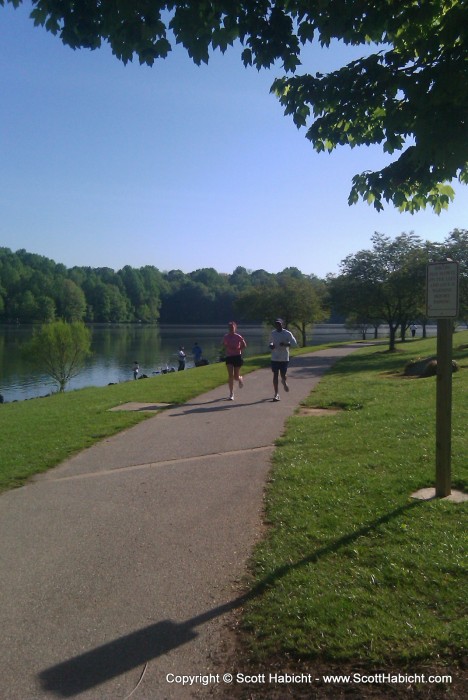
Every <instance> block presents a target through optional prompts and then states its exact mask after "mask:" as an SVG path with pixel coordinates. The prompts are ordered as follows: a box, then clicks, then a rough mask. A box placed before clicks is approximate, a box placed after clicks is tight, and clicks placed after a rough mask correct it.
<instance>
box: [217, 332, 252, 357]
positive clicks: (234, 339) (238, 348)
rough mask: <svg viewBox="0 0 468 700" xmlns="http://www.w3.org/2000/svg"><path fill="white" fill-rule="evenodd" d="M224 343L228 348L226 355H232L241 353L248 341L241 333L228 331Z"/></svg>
mask: <svg viewBox="0 0 468 700" xmlns="http://www.w3.org/2000/svg"><path fill="white" fill-rule="evenodd" d="M223 345H224V347H225V348H226V355H227V356H228V357H232V356H233V355H240V354H241V352H242V350H243V349H244V348H245V347H246V346H247V343H246V342H245V340H244V338H243V337H242V336H241V335H239V333H226V335H225V336H224V338H223Z"/></svg>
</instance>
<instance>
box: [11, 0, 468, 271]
mask: <svg viewBox="0 0 468 700" xmlns="http://www.w3.org/2000/svg"><path fill="white" fill-rule="evenodd" d="M28 12H29V9H28V3H26V4H25V5H24V6H21V7H20V8H19V9H18V10H14V9H13V8H12V7H10V6H7V7H3V8H2V7H0V85H1V102H0V246H4V247H7V248H11V249H12V250H18V249H19V248H25V249H26V250H28V251H29V252H34V253H38V254H40V255H44V256H46V257H49V258H52V259H53V260H55V261H56V262H61V263H63V264H65V265H66V266H67V267H72V266H74V265H89V266H91V267H111V268H114V269H115V270H118V269H120V268H121V267H123V266H124V265H127V264H128V265H132V266H133V267H140V266H143V265H155V266H156V267H158V268H159V269H160V270H172V269H180V270H183V271H184V272H190V271H192V270H196V269H199V268H201V267H214V268H215V269H216V270H218V271H219V272H228V273H229V272H232V270H234V269H235V268H236V267H237V266H238V265H242V266H244V267H246V268H247V269H250V270H256V269H261V268H263V269H265V270H268V271H269V272H278V271H280V270H282V269H284V268H285V267H289V266H294V267H298V268H299V269H300V270H302V272H304V273H306V274H312V273H313V274H316V275H318V276H319V277H324V276H325V275H326V274H327V273H329V272H331V273H336V272H338V270H339V263H340V261H341V260H343V258H344V257H345V256H346V255H348V254H350V253H354V252H356V251H358V250H360V249H362V248H366V247H369V245H370V238H371V236H372V234H373V233H374V231H379V232H380V233H384V234H386V235H389V236H391V237H394V236H396V235H398V234H399V233H402V232H403V231H406V232H409V231H414V232H415V233H416V234H418V235H419V236H421V238H423V239H428V240H431V241H441V240H443V239H444V238H445V237H446V236H447V235H448V233H449V232H450V231H452V230H453V229H454V228H467V226H468V223H467V214H468V188H467V187H466V186H461V185H458V184H455V190H456V193H457V196H456V199H455V201H454V203H453V204H452V205H451V206H450V207H449V210H448V211H447V212H443V213H442V214H441V215H440V216H437V215H435V214H433V213H432V212H431V211H430V210H426V211H424V212H420V213H418V214H416V215H413V216H412V215H410V214H401V213H399V212H398V211H397V210H396V209H394V208H393V207H392V206H391V205H388V206H387V208H386V209H385V210H384V212H381V213H377V212H375V210H374V209H373V208H371V207H369V206H368V205H367V204H364V203H359V204H358V205H355V206H353V207H349V206H348V204H347V198H348V193H349V190H350V187H351V178H352V176H353V175H354V174H356V173H358V172H361V171H363V170H367V169H375V168H380V167H382V166H383V165H384V164H385V163H386V162H388V160H387V158H388V157H387V156H385V155H384V154H382V152H381V149H380V148H378V147H375V148H359V149H354V150H351V149H344V148H343V149H339V150H338V151H335V152H334V153H332V154H317V153H315V152H314V150H313V148H312V146H311V145H310V144H309V142H308V141H307V140H306V139H305V136H304V132H303V131H298V130H297V129H296V127H295V126H294V124H293V122H292V120H291V118H290V117H286V116H284V114H283V109H282V107H281V106H280V104H279V103H278V102H277V100H276V98H275V97H274V96H272V95H270V94H269V88H270V85H271V83H272V81H273V79H274V78H275V77H276V76H277V75H281V70H280V69H278V70H276V69H273V70H270V71H262V72H260V73H258V72H257V71H256V70H255V69H252V68H249V69H246V68H244V67H243V65H242V63H241V61H240V58H239V53H240V52H239V51H238V50H236V49H234V50H232V51H230V52H229V51H228V52H227V53H226V54H225V55H224V56H223V55H221V54H215V55H214V57H213V59H212V61H211V62H210V64H209V65H208V66H202V67H197V66H195V65H194V64H193V63H192V62H191V60H190V59H189V57H188V56H187V54H186V53H185V51H183V50H182V49H179V48H178V49H176V50H175V51H174V52H173V53H172V54H170V55H169V57H168V58H167V59H166V60H165V61H160V62H158V63H157V64H155V65H154V66H153V67H152V68H149V67H146V66H140V65H139V64H138V63H137V62H136V63H132V64H128V65H127V66H124V65H123V64H121V63H120V62H119V61H118V60H117V59H116V58H115V57H113V56H112V54H111V52H110V50H109V49H108V48H107V47H104V48H102V49H101V50H98V51H94V52H90V51H87V50H80V51H73V50H71V49H70V48H68V47H65V46H63V45H62V43H61V42H60V40H59V39H58V38H57V37H54V36H53V35H51V34H49V33H48V32H46V31H45V30H44V29H42V28H35V27H34V26H33V23H32V21H31V20H30V19H29V18H28ZM349 56H352V57H353V58H355V57H357V53H356V50H354V52H353V53H352V54H351V53H350V52H349V50H348V49H346V48H345V47H334V48H333V49H332V50H329V51H327V50H321V49H319V48H316V49H310V50H308V52H307V59H306V60H307V62H305V63H304V71H309V72H315V71H316V70H320V71H322V72H326V71H328V70H332V69H334V68H337V67H339V66H340V65H341V64H342V62H343V61H344V60H345V59H346V60H348V58H347V57H349Z"/></svg>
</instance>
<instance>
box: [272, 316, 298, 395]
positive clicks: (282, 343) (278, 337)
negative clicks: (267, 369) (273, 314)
mask: <svg viewBox="0 0 468 700" xmlns="http://www.w3.org/2000/svg"><path fill="white" fill-rule="evenodd" d="M292 345H294V346H296V345H297V341H296V338H295V337H294V336H293V334H292V333H291V331H288V330H286V328H285V327H284V321H283V319H281V318H277V319H276V321H275V328H274V330H273V331H272V332H271V336H270V350H271V370H272V372H273V390H274V397H273V401H279V400H280V396H279V393H278V383H279V376H280V375H281V383H282V384H283V387H284V390H285V391H289V386H288V382H287V376H286V375H287V371H288V365H289V348H290V347H291V346H292Z"/></svg>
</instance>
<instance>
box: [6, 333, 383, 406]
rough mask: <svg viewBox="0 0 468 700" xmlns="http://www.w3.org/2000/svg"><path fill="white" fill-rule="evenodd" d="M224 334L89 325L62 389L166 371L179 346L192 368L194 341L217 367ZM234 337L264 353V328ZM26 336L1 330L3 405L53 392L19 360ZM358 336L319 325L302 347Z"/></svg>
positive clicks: (250, 350) (249, 351) (48, 381)
mask: <svg viewBox="0 0 468 700" xmlns="http://www.w3.org/2000/svg"><path fill="white" fill-rule="evenodd" d="M225 332H227V328H225V327H224V326H146V325H119V326H93V328H92V350H93V355H92V357H91V358H90V359H89V361H88V363H87V365H86V367H85V369H84V370H83V371H82V372H81V373H80V374H79V376H78V377H75V378H74V379H72V380H71V381H70V382H69V384H68V385H67V390H71V389H79V388H82V387H86V386H106V385H107V384H110V383H115V382H123V381H128V380H131V379H133V374H132V368H133V362H134V361H135V360H137V361H138V362H139V364H140V375H141V374H146V375H148V376H153V375H154V374H155V373H157V372H160V371H162V370H163V369H165V368H166V367H169V368H170V367H175V368H177V352H178V350H179V346H180V345H183V346H184V347H185V352H186V354H187V368H190V367H193V361H192V359H193V358H192V355H191V349H192V347H193V343H194V342H195V341H197V342H198V343H199V345H200V346H201V348H202V350H203V356H204V357H205V358H206V359H207V360H208V361H209V362H210V363H212V362H216V361H218V359H219V351H220V348H221V339H222V337H223V335H224V333H225ZM239 332H240V333H241V334H242V335H243V336H244V337H245V339H246V341H247V344H248V348H247V350H246V351H245V356H248V355H249V354H250V355H257V354H259V353H263V352H267V344H268V338H269V334H270V329H269V328H267V327H262V326H243V327H240V328H239ZM31 334H32V327H30V326H0V368H1V373H0V394H1V395H2V396H3V398H4V401H5V402H10V401H22V400H24V399H31V398H34V397H37V396H44V395H46V394H49V393H52V392H54V391H56V390H57V388H56V385H55V383H54V382H53V381H52V380H51V379H50V378H49V377H47V376H45V375H42V374H40V373H38V372H37V371H34V369H32V368H31V366H29V365H28V364H26V363H25V361H24V360H23V358H22V357H21V346H22V344H23V343H24V342H25V341H27V340H28V339H29V338H30V337H31ZM381 335H383V332H382V333H381ZM359 337H360V336H359V333H356V332H350V331H348V330H346V329H345V328H344V326H342V325H337V324H334V325H330V324H319V325H317V326H315V327H314V329H313V332H312V334H310V336H308V338H307V342H308V344H311V345H318V344H321V343H325V342H334V341H346V340H355V339H358V338H359Z"/></svg>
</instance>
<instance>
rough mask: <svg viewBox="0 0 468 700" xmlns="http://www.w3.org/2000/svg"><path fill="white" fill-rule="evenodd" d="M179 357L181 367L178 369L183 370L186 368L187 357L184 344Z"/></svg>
mask: <svg viewBox="0 0 468 700" xmlns="http://www.w3.org/2000/svg"><path fill="white" fill-rule="evenodd" d="M177 357H178V359H179V367H178V368H177V371H178V372H181V371H182V370H184V369H185V359H186V357H187V356H186V354H185V349H184V347H183V345H181V346H180V348H179V352H178V354H177Z"/></svg>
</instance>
